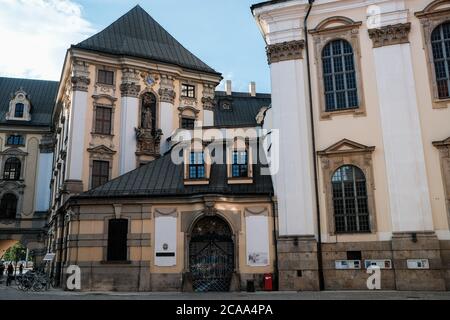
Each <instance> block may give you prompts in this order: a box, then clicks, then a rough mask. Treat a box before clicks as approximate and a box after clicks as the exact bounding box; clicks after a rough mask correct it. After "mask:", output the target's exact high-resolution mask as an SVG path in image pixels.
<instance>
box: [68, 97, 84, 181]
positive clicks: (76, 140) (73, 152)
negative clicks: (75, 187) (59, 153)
mask: <svg viewBox="0 0 450 320" xmlns="http://www.w3.org/2000/svg"><path fill="white" fill-rule="evenodd" d="M87 102H88V94H87V92H84V91H74V92H73V94H72V108H71V116H70V124H69V132H70V140H69V143H70V146H69V148H68V153H69V166H68V177H67V178H68V180H80V181H81V180H83V157H84V154H85V147H84V139H85V132H86V113H87Z"/></svg>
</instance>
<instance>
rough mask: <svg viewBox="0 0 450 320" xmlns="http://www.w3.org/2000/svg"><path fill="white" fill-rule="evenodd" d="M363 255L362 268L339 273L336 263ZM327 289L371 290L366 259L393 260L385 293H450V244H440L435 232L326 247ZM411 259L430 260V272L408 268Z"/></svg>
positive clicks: (384, 283)
mask: <svg viewBox="0 0 450 320" xmlns="http://www.w3.org/2000/svg"><path fill="white" fill-rule="evenodd" d="M352 251H353V252H354V251H360V252H361V263H362V266H361V269H358V270H336V267H335V261H336V260H347V259H349V257H348V256H347V254H348V253H350V254H352V253H351V252H352ZM322 252H323V255H322V256H323V270H324V279H325V289H326V290H367V284H366V282H367V279H368V277H369V276H370V275H369V274H368V273H367V270H366V269H365V267H364V260H383V259H389V260H391V262H392V269H382V270H381V289H382V290H404V291H409V290H411V291H414V290H424V291H444V290H450V241H439V240H438V239H437V237H436V235H435V234H434V233H421V234H416V235H415V236H414V237H413V235H412V234H411V233H404V234H394V235H393V237H392V241H373V242H357V243H351V242H347V243H335V244H331V243H325V244H322ZM408 259H428V261H429V263H430V269H424V270H422V269H420V270H413V269H408V267H407V260H408Z"/></svg>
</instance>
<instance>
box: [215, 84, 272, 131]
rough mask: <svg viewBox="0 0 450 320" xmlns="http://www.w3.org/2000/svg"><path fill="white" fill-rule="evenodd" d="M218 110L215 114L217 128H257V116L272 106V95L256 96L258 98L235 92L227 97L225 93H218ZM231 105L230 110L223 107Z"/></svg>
mask: <svg viewBox="0 0 450 320" xmlns="http://www.w3.org/2000/svg"><path fill="white" fill-rule="evenodd" d="M215 101H216V109H215V112H214V125H215V126H219V127H220V126H256V125H257V123H256V115H257V114H258V112H259V111H260V110H261V108H262V107H268V106H270V104H271V98H270V94H262V93H258V94H256V97H252V96H250V94H248V93H242V92H233V93H232V95H231V96H227V95H226V93H225V92H223V91H216V95H215ZM224 103H229V105H230V109H225V108H224V107H223V104H224Z"/></svg>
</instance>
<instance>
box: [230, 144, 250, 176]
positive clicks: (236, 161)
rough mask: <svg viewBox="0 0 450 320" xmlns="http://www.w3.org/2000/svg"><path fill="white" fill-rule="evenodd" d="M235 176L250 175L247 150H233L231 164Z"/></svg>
mask: <svg viewBox="0 0 450 320" xmlns="http://www.w3.org/2000/svg"><path fill="white" fill-rule="evenodd" d="M231 172H232V177H233V178H247V177H248V155H247V151H246V150H245V151H233V163H232V165H231Z"/></svg>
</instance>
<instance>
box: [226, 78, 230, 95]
mask: <svg viewBox="0 0 450 320" xmlns="http://www.w3.org/2000/svg"><path fill="white" fill-rule="evenodd" d="M225 91H226V92H227V96H231V80H227V82H226V83H225Z"/></svg>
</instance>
